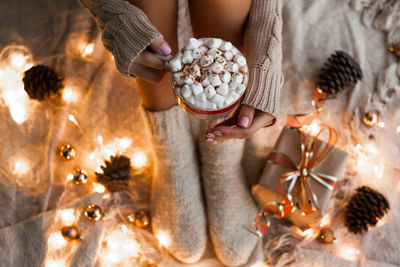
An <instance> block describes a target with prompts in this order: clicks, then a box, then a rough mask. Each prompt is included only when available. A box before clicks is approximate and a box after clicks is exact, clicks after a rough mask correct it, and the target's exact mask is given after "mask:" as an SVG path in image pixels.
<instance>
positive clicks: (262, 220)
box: [246, 88, 338, 236]
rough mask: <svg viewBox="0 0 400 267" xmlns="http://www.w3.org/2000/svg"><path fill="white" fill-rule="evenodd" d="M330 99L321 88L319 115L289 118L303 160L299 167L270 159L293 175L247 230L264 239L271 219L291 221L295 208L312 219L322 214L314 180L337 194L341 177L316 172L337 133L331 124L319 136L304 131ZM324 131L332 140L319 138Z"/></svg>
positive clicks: (316, 102) (278, 156)
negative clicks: (303, 127) (314, 189)
mask: <svg viewBox="0 0 400 267" xmlns="http://www.w3.org/2000/svg"><path fill="white" fill-rule="evenodd" d="M328 98H330V97H329V96H326V95H325V94H324V93H323V92H322V91H320V90H319V89H318V88H317V90H315V92H314V95H313V97H312V103H313V106H314V107H315V111H314V112H311V113H307V114H295V115H289V116H288V118H287V123H286V126H287V127H290V128H296V129H298V130H299V131H300V133H301V160H300V162H299V163H298V164H296V163H295V162H294V161H293V160H292V159H291V158H290V157H288V156H287V155H285V154H283V153H280V152H278V151H272V152H271V153H270V155H269V156H268V161H267V163H272V164H280V165H283V166H286V167H289V168H292V169H293V171H290V172H287V173H284V174H283V175H282V176H281V178H280V180H279V183H278V186H277V189H276V192H277V195H276V201H275V202H270V203H267V204H265V205H264V207H263V208H262V209H261V211H260V212H259V213H258V214H257V216H256V218H255V219H254V222H253V223H252V224H251V225H247V226H246V228H247V229H248V230H250V231H251V232H252V233H255V234H256V235H258V236H262V235H263V234H264V233H265V232H266V231H267V230H268V228H269V226H270V224H271V223H270V220H269V216H272V217H277V218H286V217H288V216H289V215H290V214H291V213H292V212H293V211H294V209H295V208H297V209H298V210H299V211H300V212H301V213H302V215H308V214H311V213H314V212H316V211H318V210H319V203H318V198H317V196H316V195H315V193H314V192H313V191H312V190H311V189H310V186H309V182H308V181H309V180H310V179H314V180H316V181H317V182H319V183H320V184H322V185H323V186H325V187H326V188H328V190H330V191H333V190H335V189H336V186H337V180H338V179H337V177H335V176H332V175H327V174H322V173H318V172H315V171H314V168H315V167H316V166H317V165H318V164H320V163H321V162H322V161H323V160H325V159H326V157H327V156H328V155H329V153H330V152H331V150H332V149H333V147H334V146H335V144H336V141H337V133H336V131H335V130H334V129H333V128H332V127H330V126H329V125H327V124H321V125H319V127H320V130H319V132H318V133H317V134H316V135H315V136H311V135H308V134H305V133H304V131H303V129H302V128H301V127H302V126H303V125H306V124H310V123H311V122H312V121H314V120H315V119H316V118H317V117H318V116H319V114H320V112H321V110H322V109H323V106H324V101H325V100H326V99H328ZM324 130H328V133H329V137H328V140H327V141H326V142H325V143H324V142H322V141H321V140H318V137H319V136H320V135H321V133H322V132H323V131H324Z"/></svg>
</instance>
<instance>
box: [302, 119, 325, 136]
mask: <svg viewBox="0 0 400 267" xmlns="http://www.w3.org/2000/svg"><path fill="white" fill-rule="evenodd" d="M302 128H303V129H304V130H305V131H306V132H307V133H309V134H311V135H317V134H318V132H319V131H320V130H321V128H320V126H319V124H318V122H317V121H316V120H314V121H313V122H312V123H311V124H309V125H304V126H303V127H302Z"/></svg>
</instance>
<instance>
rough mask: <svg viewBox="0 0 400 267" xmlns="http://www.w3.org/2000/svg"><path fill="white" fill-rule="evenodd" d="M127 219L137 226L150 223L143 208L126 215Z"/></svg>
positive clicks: (140, 226)
mask: <svg viewBox="0 0 400 267" xmlns="http://www.w3.org/2000/svg"><path fill="white" fill-rule="evenodd" d="M128 220H129V221H130V222H131V223H134V224H135V225H136V226H137V227H139V228H143V227H146V226H148V225H149V224H150V218H149V216H148V215H147V214H146V213H145V212H144V211H143V210H141V211H138V212H135V213H132V214H130V215H128Z"/></svg>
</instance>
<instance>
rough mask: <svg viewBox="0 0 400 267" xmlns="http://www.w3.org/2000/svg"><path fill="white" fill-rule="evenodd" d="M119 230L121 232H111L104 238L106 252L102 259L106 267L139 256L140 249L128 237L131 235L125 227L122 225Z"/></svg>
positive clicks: (134, 241)
mask: <svg viewBox="0 0 400 267" xmlns="http://www.w3.org/2000/svg"><path fill="white" fill-rule="evenodd" d="M123 226H125V228H124V227H123ZM121 228H122V229H123V230H122V231H118V230H117V231H113V232H112V233H110V234H109V235H108V236H107V238H106V245H107V251H106V252H105V253H104V256H103V257H102V259H103V261H104V262H105V263H106V264H108V265H111V264H116V263H119V262H122V261H124V260H126V259H128V258H131V257H137V256H138V255H139V251H140V247H139V244H138V243H137V242H136V240H134V239H132V238H131V237H130V235H131V234H132V233H131V232H130V231H128V228H127V227H126V225H122V226H121ZM124 230H125V231H124Z"/></svg>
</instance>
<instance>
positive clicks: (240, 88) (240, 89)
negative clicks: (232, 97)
mask: <svg viewBox="0 0 400 267" xmlns="http://www.w3.org/2000/svg"><path fill="white" fill-rule="evenodd" d="M244 90H246V85H244V84H238V86H237V87H236V89H235V92H236V93H238V94H241V93H243V92H244Z"/></svg>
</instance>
